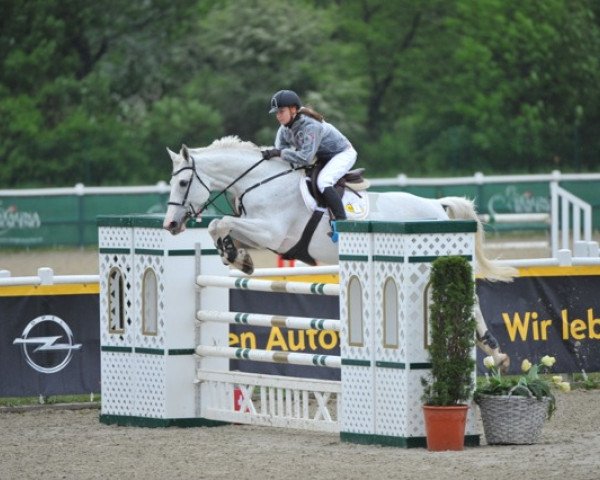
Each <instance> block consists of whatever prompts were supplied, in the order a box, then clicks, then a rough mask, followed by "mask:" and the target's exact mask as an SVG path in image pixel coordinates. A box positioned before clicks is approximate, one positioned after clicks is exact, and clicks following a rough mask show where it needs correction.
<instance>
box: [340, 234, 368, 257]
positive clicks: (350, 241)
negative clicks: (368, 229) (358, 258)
mask: <svg viewBox="0 0 600 480" xmlns="http://www.w3.org/2000/svg"><path fill="white" fill-rule="evenodd" d="M369 238H370V236H369V235H368V234H365V233H346V232H344V233H343V235H341V236H340V243H339V254H340V255H368V254H369V252H370V240H369Z"/></svg>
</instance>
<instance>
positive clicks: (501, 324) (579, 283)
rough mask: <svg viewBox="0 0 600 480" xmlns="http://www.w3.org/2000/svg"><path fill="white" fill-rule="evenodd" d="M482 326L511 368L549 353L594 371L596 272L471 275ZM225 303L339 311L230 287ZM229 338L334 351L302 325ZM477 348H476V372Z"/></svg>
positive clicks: (567, 365) (598, 360) (327, 339)
mask: <svg viewBox="0 0 600 480" xmlns="http://www.w3.org/2000/svg"><path fill="white" fill-rule="evenodd" d="M477 293H478V296H479V302H480V306H481V310H482V313H483V315H484V318H485V320H486V324H487V326H488V328H489V329H490V330H491V331H492V333H493V334H494V336H495V337H496V338H497V340H498V341H499V343H500V347H501V350H502V351H503V352H506V353H507V354H508V355H509V356H510V358H511V367H510V373H513V374H516V373H520V368H521V363H522V361H523V360H524V359H528V360H529V361H531V362H532V363H534V362H539V360H540V358H541V357H543V356H544V355H551V356H554V357H556V359H557V363H556V365H554V367H553V369H552V371H553V372H557V373H574V372H581V371H582V370H583V371H586V372H597V371H600V342H599V340H600V276H598V275H586V276H579V275H575V276H566V275H561V276H554V277H553V276H530V277H529V276H527V277H521V278H516V279H515V280H514V282H512V283H502V282H495V283H492V282H487V281H481V280H478V281H477ZM230 310H231V311H238V312H247V313H266V314H271V315H293V316H299V317H309V318H335V319H337V318H339V306H338V298H337V297H315V296H311V295H288V294H281V293H261V292H251V291H231V294H230ZM230 332H231V333H230V346H234V347H245V348H259V349H266V350H284V351H299V352H304V353H319V354H326V355H339V351H340V350H339V341H335V344H333V342H334V340H339V337H338V338H334V335H336V334H335V332H333V335H332V333H331V332H321V334H319V332H316V331H312V332H310V333H306V332H303V331H298V330H292V329H290V330H288V329H285V328H278V327H270V328H268V327H249V326H244V325H232V326H231V327H230ZM484 355H485V354H484V353H483V352H482V351H481V350H479V349H478V350H477V356H478V361H477V365H478V372H479V373H480V374H483V373H484V372H485V367H484V366H483V362H482V360H483V357H484ZM231 367H232V369H239V370H241V371H247V372H254V373H269V374H275V375H292V376H299V377H310V378H328V379H338V378H339V372H338V371H337V370H332V369H327V368H317V367H303V366H296V365H285V364H272V363H259V362H238V361H232V362H231Z"/></svg>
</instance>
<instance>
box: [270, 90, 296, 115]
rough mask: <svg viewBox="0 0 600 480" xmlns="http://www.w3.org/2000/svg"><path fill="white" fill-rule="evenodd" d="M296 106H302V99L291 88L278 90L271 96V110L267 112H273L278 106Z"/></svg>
mask: <svg viewBox="0 0 600 480" xmlns="http://www.w3.org/2000/svg"><path fill="white" fill-rule="evenodd" d="M293 105H294V106H296V107H298V108H300V107H301V106H302V100H300V97H299V96H298V95H297V94H296V92H293V91H291V90H279V91H278V92H277V93H276V94H275V95H273V98H271V110H269V113H275V112H276V111H277V109H278V108H281V107H291V106H293Z"/></svg>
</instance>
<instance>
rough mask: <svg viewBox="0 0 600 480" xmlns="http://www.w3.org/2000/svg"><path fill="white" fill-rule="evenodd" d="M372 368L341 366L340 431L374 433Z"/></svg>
mask: <svg viewBox="0 0 600 480" xmlns="http://www.w3.org/2000/svg"><path fill="white" fill-rule="evenodd" d="M372 371H373V370H372V368H369V367H355V366H351V365H344V366H342V379H343V381H342V398H343V399H344V401H343V402H342V406H341V415H340V417H341V427H340V428H341V430H342V431H344V432H349V433H364V434H372V433H374V430H373V428H374V424H373V422H374V418H375V410H374V407H375V397H374V393H375V390H374V385H373V373H372Z"/></svg>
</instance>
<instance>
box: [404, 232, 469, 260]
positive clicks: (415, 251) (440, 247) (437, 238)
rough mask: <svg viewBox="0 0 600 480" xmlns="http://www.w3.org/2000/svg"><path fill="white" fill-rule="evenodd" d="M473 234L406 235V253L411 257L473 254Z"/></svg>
mask: <svg viewBox="0 0 600 480" xmlns="http://www.w3.org/2000/svg"><path fill="white" fill-rule="evenodd" d="M473 235H474V234H472V233H463V234H461V233H436V234H427V235H406V237H405V241H406V255H408V256H411V257H418V256H434V257H441V256H445V255H472V254H473V241H474V239H473Z"/></svg>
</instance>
